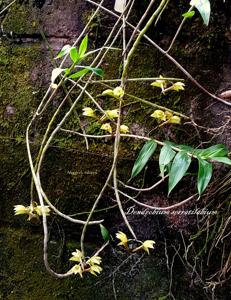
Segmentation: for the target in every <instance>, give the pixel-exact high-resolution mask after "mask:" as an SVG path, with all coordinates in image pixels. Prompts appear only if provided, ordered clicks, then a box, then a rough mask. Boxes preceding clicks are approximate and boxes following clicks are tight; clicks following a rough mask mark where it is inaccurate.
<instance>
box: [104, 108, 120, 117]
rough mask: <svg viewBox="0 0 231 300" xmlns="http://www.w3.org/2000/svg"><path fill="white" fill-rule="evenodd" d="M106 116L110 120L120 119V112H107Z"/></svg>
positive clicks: (115, 110)
mask: <svg viewBox="0 0 231 300" xmlns="http://www.w3.org/2000/svg"><path fill="white" fill-rule="evenodd" d="M106 114H107V116H108V117H109V119H115V118H118V117H119V110H118V109H113V110H106Z"/></svg>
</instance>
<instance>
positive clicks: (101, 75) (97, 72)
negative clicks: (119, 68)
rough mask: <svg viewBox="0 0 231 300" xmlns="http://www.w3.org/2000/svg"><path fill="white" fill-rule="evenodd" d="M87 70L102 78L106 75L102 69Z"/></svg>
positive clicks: (89, 68)
mask: <svg viewBox="0 0 231 300" xmlns="http://www.w3.org/2000/svg"><path fill="white" fill-rule="evenodd" d="M85 68H86V69H88V70H89V71H91V72H93V73H94V74H96V75H98V76H100V77H103V75H104V71H103V70H102V69H100V68H92V67H85Z"/></svg>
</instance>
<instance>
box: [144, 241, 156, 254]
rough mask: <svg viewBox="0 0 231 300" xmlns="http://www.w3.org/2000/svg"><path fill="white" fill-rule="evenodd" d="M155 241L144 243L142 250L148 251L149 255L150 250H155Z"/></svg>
mask: <svg viewBox="0 0 231 300" xmlns="http://www.w3.org/2000/svg"><path fill="white" fill-rule="evenodd" d="M154 244H155V241H152V240H147V241H144V242H143V245H142V248H143V249H144V251H146V252H147V253H148V254H149V248H150V249H154V246H153V245H154Z"/></svg>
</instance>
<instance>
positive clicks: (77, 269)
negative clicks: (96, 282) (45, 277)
mask: <svg viewBox="0 0 231 300" xmlns="http://www.w3.org/2000/svg"><path fill="white" fill-rule="evenodd" d="M67 273H69V274H70V273H71V274H75V275H76V274H79V275H80V277H81V278H83V270H82V268H81V266H80V265H74V267H72V268H71V269H70V270H69V271H68V272H67Z"/></svg>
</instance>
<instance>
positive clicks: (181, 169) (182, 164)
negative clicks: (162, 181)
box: [168, 151, 192, 194]
mask: <svg viewBox="0 0 231 300" xmlns="http://www.w3.org/2000/svg"><path fill="white" fill-rule="evenodd" d="M191 160H192V159H191V157H190V156H189V155H188V154H187V153H186V152H184V151H180V152H178V153H177V155H176V156H175V158H174V160H173V162H172V166H171V170H170V173H169V181H168V194H170V192H171V191H172V190H173V188H174V187H175V186H176V185H177V183H178V182H179V181H180V180H181V179H182V178H183V176H184V175H185V174H186V172H187V170H188V168H189V166H190V163H191Z"/></svg>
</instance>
